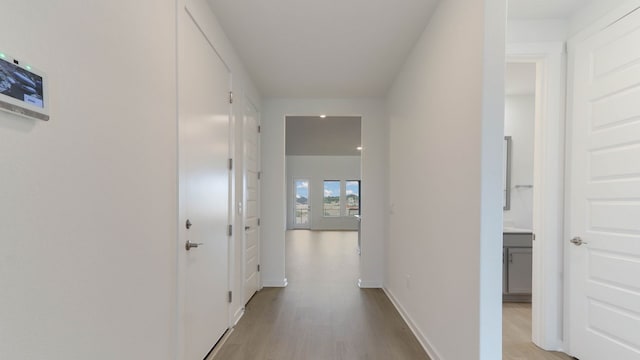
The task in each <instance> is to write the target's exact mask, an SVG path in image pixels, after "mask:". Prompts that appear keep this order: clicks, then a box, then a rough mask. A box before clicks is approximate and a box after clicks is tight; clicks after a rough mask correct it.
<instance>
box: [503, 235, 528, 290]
mask: <svg viewBox="0 0 640 360" xmlns="http://www.w3.org/2000/svg"><path fill="white" fill-rule="evenodd" d="M502 240H503V253H502V264H503V265H502V267H503V271H502V301H506V302H531V276H532V274H531V266H532V257H531V255H532V251H531V250H532V245H533V232H531V231H530V230H523V229H504V231H503V233H502Z"/></svg>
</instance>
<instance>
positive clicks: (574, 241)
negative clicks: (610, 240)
mask: <svg viewBox="0 0 640 360" xmlns="http://www.w3.org/2000/svg"><path fill="white" fill-rule="evenodd" d="M569 242H571V243H572V244H573V245H575V246H580V245H582V244H587V243H586V242H584V241H583V240H582V239H581V238H580V236H576V237H574V238H573V239H571V240H569Z"/></svg>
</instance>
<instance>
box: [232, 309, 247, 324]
mask: <svg viewBox="0 0 640 360" xmlns="http://www.w3.org/2000/svg"><path fill="white" fill-rule="evenodd" d="M242 316H244V306H241V307H240V308H238V310H237V311H236V313H235V314H233V320H232V324H233V325H232V327H234V326H236V325H238V321H240V319H242Z"/></svg>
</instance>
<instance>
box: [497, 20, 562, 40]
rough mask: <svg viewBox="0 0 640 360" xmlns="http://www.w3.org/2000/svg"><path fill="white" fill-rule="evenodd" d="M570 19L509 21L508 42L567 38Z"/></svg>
mask: <svg viewBox="0 0 640 360" xmlns="http://www.w3.org/2000/svg"><path fill="white" fill-rule="evenodd" d="M568 32H569V21H568V20H564V19H538V20H513V19H509V20H508V22H507V37H506V38H507V43H510V44H511V43H548V42H558V41H564V40H566V39H567V36H568Z"/></svg>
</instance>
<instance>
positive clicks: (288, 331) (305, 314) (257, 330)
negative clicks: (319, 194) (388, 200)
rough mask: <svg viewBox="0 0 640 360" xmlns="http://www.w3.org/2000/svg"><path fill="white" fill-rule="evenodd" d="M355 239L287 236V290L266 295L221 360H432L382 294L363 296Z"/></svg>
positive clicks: (348, 235) (250, 308)
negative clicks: (357, 281)
mask: <svg viewBox="0 0 640 360" xmlns="http://www.w3.org/2000/svg"><path fill="white" fill-rule="evenodd" d="M356 243H357V232H343V231H331V232H312V231H305V230H294V231H288V232H287V234H286V244H287V247H286V249H287V254H286V260H287V263H286V264H287V275H288V281H289V285H288V286H287V287H286V288H264V289H263V290H262V291H260V292H258V293H257V294H256V295H255V296H254V297H253V299H252V300H251V301H250V302H249V304H247V308H246V313H245V315H244V317H243V318H242V319H241V320H240V322H239V323H238V325H237V326H236V327H235V330H234V331H233V332H232V333H231V335H230V336H229V338H228V339H227V341H226V342H225V343H224V345H223V346H222V347H221V348H220V350H219V352H218V354H217V355H216V356H215V359H224V360H259V359H278V360H288V359H291V360H293V359H309V360H323V359H326V360H333V359H344V360H351V359H380V360H382V359H384V360H389V359H398V360H402V359H412V360H419V359H428V356H427V355H426V354H425V352H424V351H423V350H422V348H421V346H420V344H419V343H418V341H417V340H416V338H415V337H414V336H413V334H412V333H411V331H410V330H409V328H408V327H407V325H406V324H405V323H404V321H403V320H402V318H401V317H400V315H399V314H398V312H397V311H396V310H395V308H394V307H393V305H392V304H391V302H390V301H389V300H388V299H387V297H386V295H385V294H384V293H383V292H382V290H380V289H359V288H358V287H357V286H356V279H357V278H358V262H359V259H358V255H357V252H356Z"/></svg>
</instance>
